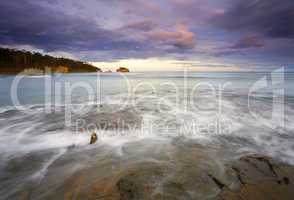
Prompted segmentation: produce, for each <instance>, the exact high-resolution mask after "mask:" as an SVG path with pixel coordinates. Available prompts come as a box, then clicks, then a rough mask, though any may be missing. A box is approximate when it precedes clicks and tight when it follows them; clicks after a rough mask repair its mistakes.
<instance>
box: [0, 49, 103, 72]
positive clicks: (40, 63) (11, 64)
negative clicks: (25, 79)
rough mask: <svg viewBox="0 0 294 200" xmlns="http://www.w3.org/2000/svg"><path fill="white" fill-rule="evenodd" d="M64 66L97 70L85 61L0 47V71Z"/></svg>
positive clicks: (76, 70) (84, 70)
mask: <svg viewBox="0 0 294 200" xmlns="http://www.w3.org/2000/svg"><path fill="white" fill-rule="evenodd" d="M58 66H64V67H67V68H68V72H97V71H100V69H99V68H96V67H94V66H93V65H90V64H87V63H85V62H81V61H76V60H71V59H67V58H55V57H52V56H48V55H42V54H40V53H31V52H29V51H23V50H22V51H20V50H14V49H5V48H0V73H1V74H16V73H19V72H21V71H23V70H24V69H29V68H35V69H41V70H45V68H46V67H49V68H54V67H58Z"/></svg>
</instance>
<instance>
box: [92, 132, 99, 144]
mask: <svg viewBox="0 0 294 200" xmlns="http://www.w3.org/2000/svg"><path fill="white" fill-rule="evenodd" d="M97 139H98V137H97V134H96V133H92V135H91V140H90V144H94V143H96V142H97Z"/></svg>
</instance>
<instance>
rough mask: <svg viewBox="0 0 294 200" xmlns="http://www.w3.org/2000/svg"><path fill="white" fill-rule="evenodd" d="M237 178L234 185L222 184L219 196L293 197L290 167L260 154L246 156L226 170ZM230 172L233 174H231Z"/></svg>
mask: <svg viewBox="0 0 294 200" xmlns="http://www.w3.org/2000/svg"><path fill="white" fill-rule="evenodd" d="M227 172H228V173H231V174H232V175H233V176H235V177H237V180H238V181H237V185H238V186H237V188H235V189H234V188H231V187H230V186H229V185H224V186H223V187H222V188H221V190H222V192H221V194H220V195H219V196H220V198H221V199H227V200H231V199H236V200H237V199H246V200H251V199H252V200H255V199H260V200H263V199H264V200H267V199H282V200H283V199H285V200H287V199H289V200H290V199H293V197H294V185H293V180H294V179H293V178H294V177H293V174H294V167H293V166H289V165H286V164H282V163H278V162H276V161H274V160H272V159H271V158H268V157H263V156H258V155H255V156H247V157H243V158H241V159H240V160H239V161H238V162H236V163H234V164H233V165H232V166H231V167H230V168H229V169H228V170H227ZM232 172H233V173H232Z"/></svg>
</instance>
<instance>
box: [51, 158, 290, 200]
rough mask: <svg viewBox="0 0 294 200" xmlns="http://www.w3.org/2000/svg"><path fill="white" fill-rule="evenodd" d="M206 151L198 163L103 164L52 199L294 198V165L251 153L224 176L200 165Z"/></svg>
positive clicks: (80, 175)
mask: <svg viewBox="0 0 294 200" xmlns="http://www.w3.org/2000/svg"><path fill="white" fill-rule="evenodd" d="M202 156H203V155H200V154H199V155H197V153H196V154H194V155H190V156H189V157H190V158H192V159H193V160H194V161H196V160H198V161H199V162H195V163H194V166H189V165H185V164H184V163H181V167H177V166H176V167H175V166H172V165H171V163H168V162H167V163H164V162H163V163H156V162H144V163H140V164H135V165H127V166H124V167H122V168H120V169H118V170H115V172H114V173H113V172H109V173H108V174H104V175H99V176H97V174H95V173H97V170H99V169H98V168H95V167H91V168H89V169H86V170H81V171H79V172H77V173H75V174H74V175H73V176H72V177H71V178H69V179H68V180H67V181H66V182H65V183H64V184H63V185H62V186H61V187H59V188H58V189H57V191H55V192H54V193H53V194H52V195H49V198H48V199H58V198H61V197H62V198H64V199H85V200H86V199H89V200H90V199H106V200H116V199H120V200H140V199H155V200H161V199H175V200H176V199H216V200H218V199H222V200H235V199H236V200H237V199H238V200H239V199H244V200H245V199H246V200H251V199H252V200H256V199H258V200H263V199H264V200H268V199H277V200H287V199H289V200H292V199H293V196H294V187H293V181H294V179H293V174H294V167H293V166H290V165H287V164H284V163H280V162H277V161H274V160H273V159H271V158H269V157H265V156H260V155H249V156H244V157H241V158H240V159H238V160H237V161H234V162H232V163H230V164H227V165H226V167H225V169H224V174H223V175H220V174H219V173H217V172H216V171H213V168H211V167H203V166H201V165H202V164H203V159H206V158H204V157H202ZM175 162H179V160H175ZM110 171H111V170H110ZM95 177H96V178H95Z"/></svg>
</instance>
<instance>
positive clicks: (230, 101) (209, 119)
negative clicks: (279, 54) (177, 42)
mask: <svg viewBox="0 0 294 200" xmlns="http://www.w3.org/2000/svg"><path fill="white" fill-rule="evenodd" d="M293 85H294V74H293V73H283V72H281V71H276V72H260V73H247V72H246V73H245V72H243V73H199V72H198V73H196V72H187V71H183V72H148V73H147V72H146V73H143V72H140V73H129V74H123V75H120V74H116V73H113V74H107V73H105V74H66V75H55V76H53V77H51V76H39V77H16V76H1V77H0V152H1V154H0V197H2V198H3V199H9V198H12V197H15V195H18V194H19V193H20V191H23V190H25V188H26V187H27V185H30V184H33V185H34V189H36V188H38V189H36V190H37V191H36V192H35V193H38V194H40V192H41V193H42V194H43V195H37V196H34V197H35V199H38V198H39V199H43V198H46V195H49V194H50V192H51V193H52V192H53V191H55V190H54V189H56V188H58V187H59V185H60V184H61V183H63V182H64V181H65V180H67V179H68V178H69V177H70V176H71V175H72V174H74V173H75V172H77V171H79V170H81V169H84V168H88V167H91V166H95V165H97V162H101V163H103V167H104V168H111V169H114V170H115V169H116V167H118V166H122V162H123V163H124V165H127V164H134V163H140V162H145V161H152V162H160V161H162V157H168V160H173V157H172V156H171V155H170V154H169V151H170V150H171V149H173V148H179V146H181V145H184V146H185V147H187V146H189V144H190V143H191V142H192V143H196V144H199V145H200V146H201V148H202V150H203V151H205V152H206V153H207V154H208V155H209V156H210V157H214V158H215V159H219V161H220V163H225V162H226V161H228V160H233V159H237V158H239V157H240V156H242V155H247V154H254V153H258V154H262V155H267V156H271V157H274V158H276V159H278V160H281V161H284V162H287V163H289V164H294V123H293V122H294V88H293ZM48 88H49V89H48ZM49 91H50V92H49ZM78 122H81V124H78ZM94 131H95V132H96V133H97V135H98V142H97V143H95V144H94V145H89V141H90V135H91V133H92V132H94ZM190 164H191V165H193V163H190ZM101 165H102V164H101ZM97 173H98V174H99V172H97ZM101 173H102V172H101ZM57 177H58V178H57ZM48 185H50V186H51V189H52V190H51V191H47V190H46V189H47V186H48ZM45 191H46V192H45ZM36 197H38V198H36Z"/></svg>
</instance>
